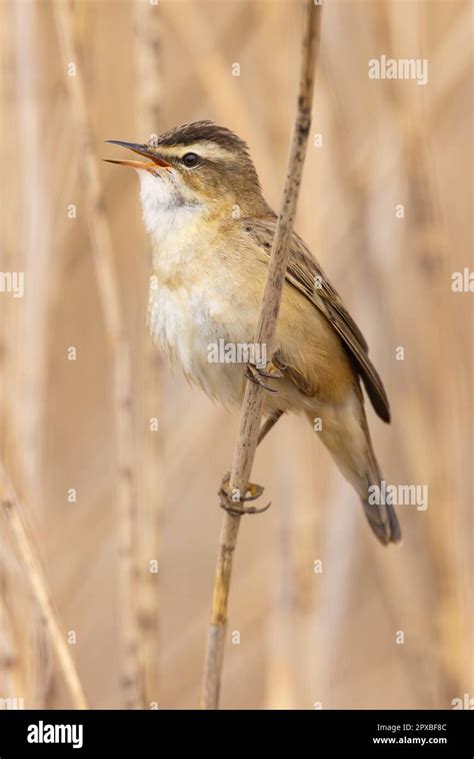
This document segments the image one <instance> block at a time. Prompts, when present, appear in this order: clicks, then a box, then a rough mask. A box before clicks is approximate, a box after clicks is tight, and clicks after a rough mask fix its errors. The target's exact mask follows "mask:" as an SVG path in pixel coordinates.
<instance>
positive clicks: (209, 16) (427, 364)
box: [0, 0, 474, 709]
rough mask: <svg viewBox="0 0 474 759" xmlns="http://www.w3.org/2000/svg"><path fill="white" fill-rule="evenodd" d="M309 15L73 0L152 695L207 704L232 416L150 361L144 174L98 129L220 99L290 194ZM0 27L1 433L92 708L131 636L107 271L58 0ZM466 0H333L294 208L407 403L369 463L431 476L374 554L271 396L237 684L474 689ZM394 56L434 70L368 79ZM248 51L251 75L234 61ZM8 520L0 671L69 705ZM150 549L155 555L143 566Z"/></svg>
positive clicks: (258, 702)
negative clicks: (121, 386) (125, 383)
mask: <svg viewBox="0 0 474 759" xmlns="http://www.w3.org/2000/svg"><path fill="white" fill-rule="evenodd" d="M301 21H302V6H301V3H299V2H296V1H294V2H288V1H286V0H282V1H280V0H263V1H262V0H225V1H224V0H220V1H219V2H212V1H210V2H204V1H201V0H195V1H189V2H188V0H160V2H159V3H158V5H157V6H154V5H150V4H149V3H147V2H145V0H143V1H142V0H135V2H131V1H128V0H100V1H97V2H96V1H95V0H91V1H89V0H79V1H78V2H77V3H76V5H75V17H74V27H75V28H74V31H75V33H76V34H77V35H78V40H79V44H80V47H81V51H82V53H81V55H82V57H81V59H80V60H78V61H75V62H74V63H76V64H77V66H78V69H79V76H80V77H81V78H82V81H83V83H84V87H85V105H86V112H87V113H86V115H87V119H88V120H89V122H90V128H91V130H92V133H93V143H92V149H93V153H94V158H95V159H96V160H97V168H98V172H99V178H100V182H101V184H102V187H103V193H104V198H105V220H106V223H107V224H108V225H109V228H110V233H111V235H112V252H113V261H114V265H115V267H116V272H117V275H118V278H119V284H120V298H121V308H122V313H123V319H124V324H125V328H126V336H127V341H128V343H129V346H130V349H131V356H132V406H131V414H132V417H131V418H132V422H133V429H134V433H133V438H132V439H131V440H130V439H129V442H131V443H132V444H131V445H130V446H129V448H130V450H129V453H127V454H126V455H127V456H128V458H129V461H128V464H129V466H130V468H131V472H132V480H133V479H134V478H136V492H137V494H138V498H132V505H133V509H134V510H133V514H134V518H135V519H136V520H137V523H138V538H137V542H136V544H134V545H132V548H133V550H134V555H133V557H132V558H133V561H134V562H136V565H137V568H138V575H137V577H135V579H134V580H133V585H132V591H131V592H132V595H133V596H134V600H137V599H138V602H139V605H140V608H141V611H140V627H139V630H138V633H137V645H138V648H137V649H136V673H137V677H138V688H139V693H140V694H141V696H140V703H141V704H143V705H144V706H145V707H147V708H148V706H149V704H150V703H151V702H158V704H159V706H160V708H194V707H195V706H196V704H197V701H198V693H199V684H200V677H201V672H202V663H203V655H204V647H205V636H206V625H207V619H208V612H209V607H210V597H211V589H212V581H213V571H214V562H215V555H216V546H217V538H218V532H219V525H220V522H221V512H220V510H219V508H218V503H217V497H216V490H217V486H218V483H219V481H220V478H221V476H222V474H223V473H224V472H225V470H226V469H228V468H229V465H230V461H231V456H232V449H233V441H234V439H235V435H236V429H237V421H238V416H237V414H236V413H227V412H225V411H224V410H222V409H220V408H218V407H216V406H214V405H213V404H212V403H210V402H209V401H208V400H207V399H206V398H205V397H204V396H203V395H202V394H201V393H200V392H199V391H198V390H195V389H193V388H190V387H188V385H187V384H186V382H185V381H184V379H183V378H182V377H181V376H180V375H179V374H178V375H176V376H172V374H171V373H170V370H169V369H168V367H167V366H166V364H162V363H161V361H160V360H159V358H158V357H154V356H153V352H152V351H151V350H150V345H149V341H148V338H147V335H146V330H145V311H146V292H147V278H148V274H149V254H150V250H149V242H148V240H147V239H146V236H145V234H144V231H143V228H142V224H141V219H140V209H139V203H138V193H137V180H136V178H135V176H134V175H133V173H132V172H130V173H127V172H125V171H122V170H119V169H117V168H116V167H113V166H110V165H108V164H100V163H99V159H100V158H101V157H105V156H109V157H113V156H114V155H115V156H116V155H117V151H116V150H115V149H114V148H112V146H106V145H104V140H106V139H112V138H115V139H122V140H129V141H136V142H144V141H146V140H147V139H149V136H150V134H151V133H153V132H157V133H159V132H160V131H164V130H166V129H168V128H170V127H172V126H175V125H177V124H179V123H181V122H184V121H192V120H195V119H200V118H210V119H213V120H215V121H217V122H218V123H222V124H224V125H226V126H228V127H230V128H231V129H234V130H235V131H236V132H238V133H239V134H240V135H241V136H242V137H244V138H245V139H246V140H247V141H248V143H249V145H250V148H251V151H252V155H253V157H254V159H255V162H256V165H257V169H258V171H259V174H260V178H261V180H262V183H263V187H264V190H265V193H266V195H267V198H268V199H269V201H270V202H271V203H272V205H273V206H274V207H277V206H278V202H279V197H280V192H281V188H282V183H283V179H284V173H285V161H286V154H287V147H288V142H289V137H290V133H291V123H292V117H293V113H294V93H295V90H296V85H297V72H298V64H299V35H300V31H301ZM0 24H1V40H0V42H1V44H0V49H1V55H2V61H1V68H2V74H1V80H0V84H1V91H0V106H1V135H0V151H1V164H0V165H1V173H2V181H1V187H2V189H1V204H0V205H1V243H0V245H1V247H0V268H1V270H2V271H24V272H25V288H26V289H25V297H24V298H23V299H13V298H12V297H11V295H9V294H6V293H4V294H0V340H1V344H0V347H1V351H0V361H1V375H0V377H1V393H2V395H1V419H0V422H1V431H2V433H1V434H2V455H3V459H4V461H5V462H6V465H7V468H8V470H9V472H10V475H11V477H12V479H13V481H14V484H15V486H16V489H17V491H18V492H19V494H20V496H21V499H22V503H23V508H24V512H25V513H26V514H27V518H28V522H29V524H30V526H31V530H32V531H33V534H34V539H35V543H36V545H37V547H38V549H39V551H40V555H41V558H42V562H43V565H44V567H45V570H46V574H47V578H48V581H49V583H50V587H51V591H52V594H53V597H54V600H55V604H56V607H57V609H58V612H59V615H60V618H61V621H62V625H63V629H64V630H65V631H75V632H76V636H77V643H76V645H75V646H71V651H72V655H73V657H74V660H75V661H76V662H77V666H78V670H79V674H80V676H81V679H82V681H83V684H84V687H85V690H86V692H87V695H88V698H89V700H90V703H91V705H92V706H93V707H96V708H107V707H109V708H110V707H118V706H120V705H121V704H123V700H122V697H121V694H120V689H119V672H120V640H121V633H120V631H121V629H122V628H123V626H126V625H127V624H129V623H130V615H131V614H133V607H132V606H131V605H130V604H128V602H127V598H128V597H129V596H128V595H127V589H126V586H125V593H124V596H122V597H121V595H120V590H119V586H120V582H122V583H123V574H124V573H123V572H122V573H121V572H120V566H119V565H120V561H121V560H120V559H119V554H118V543H119V535H120V534H121V531H122V534H123V529H124V522H123V521H121V520H123V515H121V513H120V511H119V509H118V508H117V487H116V485H117V481H118V480H117V468H116V442H117V432H116V423H117V410H116V406H115V404H114V398H113V390H112V386H113V378H112V374H113V372H112V368H113V362H112V358H113V356H112V354H113V346H112V348H111V345H110V341H108V339H107V336H106V330H105V327H104V311H103V308H102V305H101V298H100V294H99V288H98V285H97V276H96V269H95V267H94V255H95V254H94V242H93V241H94V224H95V223H96V219H95V216H94V215H92V214H91V212H90V208H89V207H88V202H87V201H88V195H89V194H90V186H89V185H88V182H87V177H86V180H85V181H84V178H83V175H82V174H81V170H82V169H83V164H84V152H83V140H82V137H83V134H82V133H81V127H80V125H79V124H78V120H77V114H76V113H75V111H74V109H73V108H72V106H71V86H72V87H74V86H75V85H74V83H73V84H72V83H71V81H70V79H71V78H70V77H68V76H67V71H66V67H65V64H64V59H63V58H62V57H61V48H60V38H59V35H58V30H57V27H56V22H55V16H54V14H53V12H52V4H50V3H48V2H23V1H22V0H18V1H17V2H10V1H8V0H1V2H0ZM472 24H473V5H472V4H471V3H467V2H450V1H448V0H441V1H440V2H438V1H436V0H429V1H427V2H412V1H411V0H394V1H393V2H392V1H390V0H377V2H359V1H357V2H356V0H350V1H349V2H342V1H340V0H327V2H326V3H325V8H324V13H323V25H322V48H321V56H320V68H319V74H318V80H317V85H316V99H315V107H314V114H313V134H315V133H321V134H322V137H323V144H322V147H319V148H317V147H314V146H313V145H312V144H310V146H309V150H308V156H307V161H306V166H305V173H304V182H303V186H302V191H301V199H300V204H299V211H298V218H297V230H298V231H299V233H300V234H301V235H302V236H303V237H304V238H305V239H306V241H307V242H308V243H309V244H310V246H311V247H312V249H313V250H314V251H315V253H316V255H317V256H318V258H319V260H320V262H321V263H322V265H323V267H324V268H325V269H326V271H327V273H328V274H329V276H330V277H331V279H332V281H333V282H334V284H335V285H336V287H337V288H338V290H339V291H340V292H341V294H342V295H343V297H344V298H345V300H346V303H347V305H348V306H349V308H350V310H351V312H352V313H353V315H354V316H355V318H356V320H357V321H358V323H359V324H360V326H361V327H362V329H363V331H364V332H365V334H366V336H367V338H368V340H369V343H370V346H371V355H372V357H373V359H374V361H375V364H376V365H377V367H378V368H379V370H380V372H381V374H382V377H383V378H384V381H385V384H386V387H387V391H388V394H389V397H390V400H391V406H392V412H393V423H392V425H391V426H390V427H387V426H385V425H383V423H381V422H380V421H379V420H378V419H377V418H376V417H375V416H374V414H373V412H372V410H371V409H369V410H368V413H369V422H370V425H371V429H372V434H373V438H374V442H375V446H376V450H377V452H378V456H379V459H380V461H381V463H382V466H383V470H384V473H385V477H386V479H387V481H388V482H391V483H402V484H411V483H415V484H421V485H423V484H427V485H428V486H429V508H428V510H427V511H425V512H421V511H417V510H416V509H415V508H414V507H408V506H406V507H402V508H401V509H400V514H401V522H402V528H403V531H404V542H403V546H402V547H401V548H399V549H397V548H393V549H391V548H389V549H387V550H384V549H383V548H381V547H380V546H379V545H378V544H377V542H376V541H375V540H374V538H373V536H372V535H371V533H370V531H369V530H368V528H367V525H366V524H365V520H364V518H363V515H362V511H361V509H360V507H359V504H358V502H357V498H356V496H355V494H354V493H353V492H352V490H351V489H350V487H349V486H348V485H347V484H346V483H345V482H344V481H343V480H342V478H341V476H340V475H339V473H338V472H337V470H336V468H335V466H334V465H333V464H332V462H331V461H330V460H329V458H328V456H327V454H326V452H325V451H324V450H323V449H322V446H320V445H319V443H318V441H317V440H316V439H315V435H314V433H312V431H311V429H310V428H309V427H308V426H307V425H306V424H305V422H304V421H303V420H300V419H297V418H295V419H290V418H288V419H284V420H282V421H280V423H279V425H278V427H277V428H276V429H275V431H274V432H273V433H272V435H271V436H270V438H269V439H268V440H267V441H265V444H264V445H263V447H262V450H261V451H259V453H258V456H257V461H256V465H255V471H254V479H255V480H256V481H257V482H260V483H262V484H265V485H266V494H267V495H268V497H269V498H271V499H272V501H273V505H272V508H271V509H270V511H269V512H268V513H266V514H265V515H264V516H260V517H255V518H248V519H247V520H245V524H243V526H242V531H241V535H240V537H239V545H238V550H237V554H236V561H235V572H234V575H233V584H232V592H231V604H230V622H229V631H230V632H232V631H238V632H239V633H240V644H233V643H232V640H231V637H230V636H229V640H228V644H227V648H226V660H225V673H224V681H223V688H222V705H223V706H225V707H228V708H268V707H276V708H305V709H306V708H310V709H311V708H313V707H314V704H315V703H316V702H321V703H322V705H323V707H324V708H335V707H339V708H350V707H359V708H370V707H382V708H389V707H390V708H400V707H408V708H409V707H418V708H421V707H426V708H433V707H448V708H449V707H450V705H451V701H452V699H453V698H456V697H461V698H462V696H463V694H464V693H468V694H470V695H471V696H473V695H474V684H473V645H472V636H473V627H472V624H473V622H472V620H473V606H474V595H473V579H472V578H473V569H474V567H473V550H472V545H473V523H472V453H473V447H472V421H473V420H472V400H473V398H472V386H473V385H472V382H473V373H472V327H473V320H472V298H473V295H472V294H464V293H462V294H454V293H453V292H452V291H451V275H452V273H453V272H454V271H462V270H463V268H464V267H466V266H470V267H471V268H472V257H471V256H472V225H471V219H470V214H471V209H472V200H473V198H472V189H473V182H472V180H473V175H472V158H473V150H472V147H473V146H472V133H473V132H472V126H473V124H472V120H473V119H472V115H473V102H472V88H471V87H472V80H471V82H470V77H471V75H472V71H471V65H472V58H471V53H472ZM382 54H384V55H387V56H389V57H395V58H412V57H414V58H427V59H428V60H429V82H428V84H427V85H426V86H418V85H417V84H416V82H414V81H398V82H397V81H371V80H370V79H369V78H368V76H367V69H368V60H369V59H371V58H375V57H379V56H380V55H382ZM236 62H238V63H239V64H240V77H235V76H232V70H231V67H232V64H233V63H236ZM81 176H82V178H81ZM399 203H402V204H404V206H405V218H404V219H403V220H400V219H397V218H396V217H395V206H396V205H397V204H399ZM70 204H75V205H76V208H77V218H76V219H70V218H68V206H69V205H70ZM89 205H90V204H89ZM70 346H74V347H75V348H76V350H77V360H76V361H69V360H68V356H67V351H68V348H69V347H70ZM400 346H401V347H403V348H404V350H405V360H403V361H399V360H396V349H397V347H400ZM152 416H156V417H158V420H159V431H158V432H156V433H152V432H149V428H148V427H149V419H150V417H152ZM70 488H76V490H77V502H76V503H70V502H68V497H67V496H68V490H69V489H70ZM1 524H2V528H1V529H2V533H1V537H2V540H1V553H0V558H1V564H0V570H1V574H0V580H1V585H0V588H1V595H2V601H3V603H2V611H1V617H0V628H1V629H0V634H1V638H0V640H1V657H0V691H1V692H0V696H3V697H7V696H10V697H13V696H17V697H22V698H24V699H25V706H28V707H33V706H47V707H51V708H57V707H67V706H69V705H70V703H71V702H70V700H69V696H68V693H67V690H66V688H65V687H64V684H63V680H62V675H61V673H60V671H59V669H58V667H57V662H56V659H55V656H54V653H53V652H52V649H51V645H50V640H49V636H48V634H47V632H46V630H45V627H44V625H43V624H42V623H41V620H40V616H39V614H38V610H37V604H36V603H35V601H34V599H33V598H32V596H31V590H30V584H29V578H28V576H27V573H26V572H25V571H24V568H23V564H22V560H21V557H19V555H18V552H17V551H16V549H15V542H14V540H13V539H12V535H11V531H10V529H9V525H8V524H7V522H6V521H5V520H4V519H2V523H1ZM125 526H126V523H125ZM151 559H158V560H159V573H158V575H152V574H150V573H149V572H148V567H149V561H150V560H151ZM317 560H322V562H323V564H322V566H323V571H322V573H320V574H315V573H314V571H313V567H314V562H315V561H317ZM126 571H127V567H125V573H126ZM121 576H122V580H120V578H121ZM123 587H124V586H123V585H122V589H123ZM121 599H122V600H121ZM124 599H125V601H124ZM132 623H133V617H132ZM397 631H402V632H404V636H405V643H404V644H403V645H397V643H396V635H397ZM235 637H236V636H234V639H235Z"/></svg>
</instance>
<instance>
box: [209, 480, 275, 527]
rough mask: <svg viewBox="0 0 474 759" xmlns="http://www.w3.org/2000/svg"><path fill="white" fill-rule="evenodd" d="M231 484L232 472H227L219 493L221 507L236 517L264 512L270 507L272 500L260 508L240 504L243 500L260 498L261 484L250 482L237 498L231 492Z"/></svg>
mask: <svg viewBox="0 0 474 759" xmlns="http://www.w3.org/2000/svg"><path fill="white" fill-rule="evenodd" d="M229 485H230V472H227V474H226V475H225V476H224V477H223V478H222V482H221V486H220V488H219V491H218V495H219V498H220V501H221V502H220V507H221V509H224V510H225V511H227V513H228V514H231V515H232V516H234V517H241V516H243V515H245V514H262V513H263V512H264V511H267V509H269V508H270V505H271V501H270V502H269V503H267V505H266V506H263V507H262V508H261V509H258V508H257V507H256V506H248V507H246V506H243V505H242V506H240V505H239V504H242V502H243V501H255V500H256V499H257V498H260V496H261V495H262V493H263V487H262V486H261V485H256V484H255V483H253V482H249V483H248V485H247V490H246V491H245V494H244V495H240V494H239V497H238V498H236V497H235V496H234V494H233V493H231V492H230V490H229Z"/></svg>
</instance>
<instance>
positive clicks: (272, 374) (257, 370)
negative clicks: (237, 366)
mask: <svg viewBox="0 0 474 759" xmlns="http://www.w3.org/2000/svg"><path fill="white" fill-rule="evenodd" d="M283 368H284V366H283V365H280V363H279V360H278V358H277V356H274V358H273V360H272V361H269V362H268V364H267V365H266V366H265V367H264V368H261V367H259V366H257V365H256V364H251V363H248V364H247V368H246V370H245V376H246V378H247V379H248V380H250V382H253V383H254V384H255V385H260V387H263V389H264V390H268V392H269V393H276V390H275V388H273V387H269V386H268V385H267V384H266V383H265V382H264V381H263V379H283V371H282V369H283Z"/></svg>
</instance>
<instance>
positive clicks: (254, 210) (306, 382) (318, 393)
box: [104, 120, 401, 545]
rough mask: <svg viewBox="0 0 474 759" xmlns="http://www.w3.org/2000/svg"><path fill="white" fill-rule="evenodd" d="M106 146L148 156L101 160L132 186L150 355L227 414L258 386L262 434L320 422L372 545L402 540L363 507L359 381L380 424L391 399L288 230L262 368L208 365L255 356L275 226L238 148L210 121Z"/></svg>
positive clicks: (367, 485) (338, 302)
mask: <svg viewBox="0 0 474 759" xmlns="http://www.w3.org/2000/svg"><path fill="white" fill-rule="evenodd" d="M107 142H109V143H111V144H113V145H118V146H120V147H122V148H127V149H128V150H130V151H133V152H134V153H136V154H138V155H139V156H140V157H141V159H146V160H138V161H137V160H125V159H104V160H108V161H109V162H110V163H115V164H119V165H122V166H128V167H131V168H133V169H135V170H136V171H137V173H138V176H139V180H140V202H141V208H142V216H143V222H144V225H145V228H146V230H147V232H148V233H149V234H150V236H151V241H152V274H151V277H150V290H149V303H148V329H149V331H150V334H151V336H152V339H153V341H154V343H155V345H156V346H157V347H158V348H159V349H160V350H161V351H162V352H163V353H164V354H166V355H167V357H168V359H169V361H170V363H171V365H173V366H179V367H181V369H182V370H183V371H184V374H185V376H186V377H187V378H188V380H189V381H190V382H191V383H193V384H195V385H197V386H199V387H200V388H201V389H202V390H203V391H204V392H205V393H206V394H207V395H208V396H209V397H210V398H212V399H214V400H217V401H220V402H221V403H223V404H224V406H226V407H229V406H233V405H238V404H241V403H242V399H243V395H244V390H245V383H246V381H247V380H251V381H253V382H258V383H259V384H261V385H262V386H263V387H264V389H265V391H267V392H265V400H264V414H265V415H266V416H267V427H268V429H269V428H270V427H271V426H272V425H273V424H274V423H275V421H276V420H277V419H278V418H279V417H280V416H281V415H283V414H285V413H287V412H291V413H299V414H303V415H304V416H306V417H307V419H308V420H309V422H310V424H311V425H312V426H313V428H315V420H319V425H318V435H319V437H320V439H321V441H322V443H323V444H324V445H325V446H326V448H327V449H328V451H329V452H330V454H331V456H332V458H333V460H334V461H335V463H336V465H337V466H338V468H339V470H340V471H341V473H342V475H343V476H344V477H345V478H346V480H347V481H348V482H349V483H350V484H351V485H352V486H353V488H354V489H355V491H356V493H357V494H358V496H359V498H360V500H361V502H362V506H363V509H364V512H365V515H366V517H367V520H368V522H369V525H370V527H371V528H372V530H373V532H374V533H375V535H376V537H377V538H378V539H379V541H380V542H381V543H382V544H383V545H387V544H389V543H397V542H399V541H400V539H401V530H400V525H399V522H398V519H397V516H396V514H395V510H394V508H393V506H392V504H390V503H385V502H377V499H376V498H375V499H374V498H371V497H370V493H373V492H376V491H374V488H375V489H377V488H379V487H380V485H381V482H382V475H381V471H380V467H379V464H378V462H377V459H376V456H375V453H374V449H373V445H372V442H371V437H370V433H369V427H368V423H367V418H366V414H365V409H364V397H363V392H362V387H361V383H362V385H363V386H364V388H365V391H366V393H367V395H368V397H369V399H370V401H371V403H372V406H373V408H374V410H375V412H376V413H377V415H378V416H379V417H380V418H381V419H382V420H383V421H384V422H387V423H389V422H390V408H389V402H388V399H387V395H386V392H385V389H384V386H383V383H382V381H381V379H380V377H379V375H378V373H377V371H376V369H375V368H374V366H373V364H372V362H371V361H370V359H369V356H368V346H367V342H366V340H365V338H364V336H363V334H362V332H361V330H360V329H359V327H358V326H357V324H356V323H355V321H354V320H353V318H352V317H351V315H350V314H349V312H348V310H347V308H346V307H345V305H344V303H343V301H342V299H341V297H340V296H339V294H338V293H337V291H336V289H335V288H334V287H333V285H332V284H331V282H330V281H329V279H328V277H327V276H326V274H325V273H324V271H323V269H322V268H321V266H320V265H319V263H318V261H317V260H316V258H315V257H314V256H313V254H312V252H311V250H310V249H309V247H308V246H307V245H306V243H305V242H304V241H303V240H302V239H301V237H299V236H298V234H297V233H296V232H293V233H292V237H291V241H290V249H289V258H288V265H287V270H286V275H285V281H284V286H283V291H282V297H281V306H280V313H279V319H278V325H277V333H276V341H275V351H274V353H273V355H272V356H264V357H263V358H264V359H265V361H266V363H265V365H263V363H262V360H261V361H260V365H256V364H257V362H255V361H251V360H249V361H247V363H246V365H245V367H244V366H243V365H242V362H241V361H240V360H236V355H237V354H235V355H234V360H227V359H226V358H225V357H221V360H217V361H216V360H213V361H211V360H210V358H209V357H210V348H211V347H213V346H216V345H225V346H251V344H252V340H253V338H254V334H255V330H256V325H257V319H258V313H259V307H260V302H261V299H262V294H263V289H264V284H265V280H266V275H267V269H268V265H269V261H270V253H271V247H272V240H273V236H274V234H275V228H276V223H277V215H276V214H275V212H274V211H273V210H272V208H271V207H270V206H269V204H268V203H267V201H266V200H265V198H264V195H263V191H262V188H261V185H260V181H259V178H258V174H257V171H256V169H255V165H254V163H253V160H252V158H251V155H250V151H249V148H248V145H247V143H246V142H245V141H244V140H243V139H241V138H240V137H239V136H238V135H237V134H235V133H234V132H232V131H231V130H230V129H227V128H226V127H223V126H219V125H217V124H215V123H214V122H212V121H208V120H205V121H195V122H189V123H185V124H182V125H180V126H178V127H175V128H173V129H171V130H169V131H167V132H165V133H164V134H162V135H160V136H158V137H157V136H154V137H153V138H152V139H151V140H150V142H149V143H144V144H140V143H130V142H123V141H120V140H108V141H107ZM244 353H245V351H244ZM237 358H239V357H237ZM260 359H262V356H260ZM379 492H380V491H379ZM248 500H250V498H249V499H248ZM378 500H379V501H380V499H378Z"/></svg>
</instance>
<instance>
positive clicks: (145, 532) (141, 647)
mask: <svg viewBox="0 0 474 759" xmlns="http://www.w3.org/2000/svg"><path fill="white" fill-rule="evenodd" d="M135 22H136V24H135V25H136V38H135V42H136V62H137V80H138V82H139V83H140V84H139V87H138V90H137V113H138V129H139V132H141V131H143V132H144V134H146V135H148V136H147V139H146V140H144V141H146V142H148V140H149V138H150V137H151V135H152V134H156V133H158V132H159V131H160V130H159V123H160V108H161V101H162V97H161V88H162V76H161V67H160V57H161V40H160V36H161V13H160V9H159V8H158V6H156V5H152V4H150V3H139V4H137V6H136V16H135ZM141 260H142V261H143V262H146V263H143V266H142V268H143V281H145V280H146V278H147V274H149V270H148V268H149V264H148V261H149V256H146V255H144V256H142V257H141ZM147 267H148V268H147ZM143 295H144V297H143V302H146V301H147V299H146V294H145V293H144V294H143ZM138 342H139V350H140V355H139V357H138V361H139V367H140V376H139V377H138V378H137V381H138V383H139V397H140V400H141V408H140V419H141V420H142V423H141V425H140V427H139V430H140V431H139V440H138V445H139V448H140V451H141V453H140V498H139V499H138V561H139V574H138V577H139V584H140V587H139V589H138V590H139V595H138V601H139V609H138V620H137V622H138V640H137V648H138V658H139V662H140V688H141V691H142V700H143V702H144V704H145V705H150V704H151V702H158V693H157V688H158V677H159V669H158V665H159V660H158V645H159V612H160V599H159V574H158V573H155V572H152V571H151V567H150V562H151V561H154V560H156V561H158V557H159V551H160V533H161V524H162V508H163V503H162V501H163V499H162V482H163V467H162V445H161V433H160V432H159V431H157V432H153V431H151V430H150V419H151V418H152V417H156V418H157V419H158V418H159V413H158V410H159V407H160V374H159V371H160V366H161V361H160V358H159V354H158V352H157V350H156V347H155V345H154V344H153V341H152V340H151V339H150V336H149V334H148V331H147V330H145V329H142V330H141V331H140V339H139V341H138Z"/></svg>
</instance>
